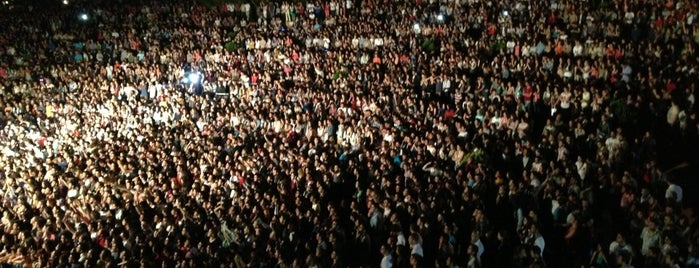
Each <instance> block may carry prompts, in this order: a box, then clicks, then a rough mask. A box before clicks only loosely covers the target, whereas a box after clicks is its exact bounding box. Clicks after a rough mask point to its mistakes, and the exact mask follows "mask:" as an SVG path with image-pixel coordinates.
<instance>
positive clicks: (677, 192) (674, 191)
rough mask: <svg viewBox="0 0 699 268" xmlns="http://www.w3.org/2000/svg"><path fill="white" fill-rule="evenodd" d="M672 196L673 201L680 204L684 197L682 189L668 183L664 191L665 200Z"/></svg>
mask: <svg viewBox="0 0 699 268" xmlns="http://www.w3.org/2000/svg"><path fill="white" fill-rule="evenodd" d="M673 195H674V197H675V201H677V202H682V198H683V197H684V196H683V191H682V187H680V186H679V185H677V184H674V183H670V185H669V186H668V187H667V190H665V199H670V198H673Z"/></svg>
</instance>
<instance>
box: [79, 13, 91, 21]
mask: <svg viewBox="0 0 699 268" xmlns="http://www.w3.org/2000/svg"><path fill="white" fill-rule="evenodd" d="M88 18H89V17H88V16H87V14H85V13H82V14H80V20H82V21H86V20H87V19H88Z"/></svg>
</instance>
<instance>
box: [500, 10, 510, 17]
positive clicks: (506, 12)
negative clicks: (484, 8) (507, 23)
mask: <svg viewBox="0 0 699 268" xmlns="http://www.w3.org/2000/svg"><path fill="white" fill-rule="evenodd" d="M502 15H503V16H505V17H507V16H509V15H510V12H509V11H507V10H503V11H502Z"/></svg>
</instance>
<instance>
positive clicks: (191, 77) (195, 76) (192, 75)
mask: <svg viewBox="0 0 699 268" xmlns="http://www.w3.org/2000/svg"><path fill="white" fill-rule="evenodd" d="M200 78H201V77H200V76H199V74H198V73H190V74H189V75H188V76H187V79H188V80H189V82H190V83H192V84H194V83H199V79H200Z"/></svg>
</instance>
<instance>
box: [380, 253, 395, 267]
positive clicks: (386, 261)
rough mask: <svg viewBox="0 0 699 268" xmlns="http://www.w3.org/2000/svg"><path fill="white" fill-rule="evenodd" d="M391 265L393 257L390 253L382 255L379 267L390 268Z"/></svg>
mask: <svg viewBox="0 0 699 268" xmlns="http://www.w3.org/2000/svg"><path fill="white" fill-rule="evenodd" d="M391 267H393V257H392V256H391V254H388V255H384V256H383V258H382V259H381V268H391Z"/></svg>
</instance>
